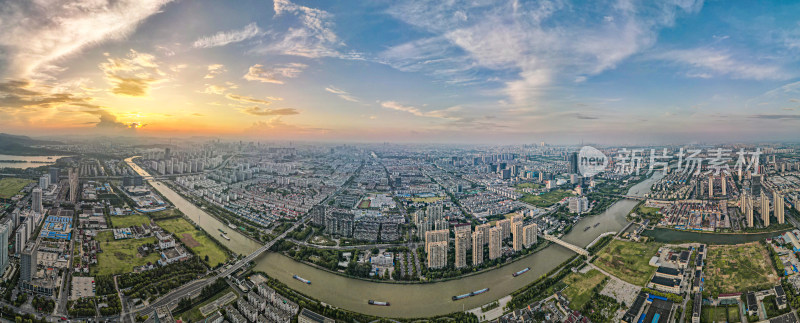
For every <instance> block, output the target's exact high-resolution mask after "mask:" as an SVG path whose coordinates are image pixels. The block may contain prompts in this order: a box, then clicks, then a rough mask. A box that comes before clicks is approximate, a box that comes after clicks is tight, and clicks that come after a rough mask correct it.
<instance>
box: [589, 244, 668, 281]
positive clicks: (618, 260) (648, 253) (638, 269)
mask: <svg viewBox="0 0 800 323" xmlns="http://www.w3.org/2000/svg"><path fill="white" fill-rule="evenodd" d="M660 246H661V244H658V243H636V242H630V241H621V240H612V241H611V242H610V243H609V244H608V246H606V247H605V248H603V249H601V250H600V251H599V252H598V253H597V258H596V259H595V261H594V264H595V265H596V266H597V267H600V268H602V269H603V270H605V271H607V272H608V273H610V274H612V275H614V276H617V277H619V278H620V279H622V280H624V281H626V282H629V283H631V284H634V285H638V286H644V285H645V284H646V283H647V282H648V281H649V280H650V277H651V276H652V275H653V273H655V271H656V267H653V266H650V264H649V262H650V258H651V257H653V256H655V254H656V252H658V248H659V247H660Z"/></svg>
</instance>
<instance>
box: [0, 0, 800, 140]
mask: <svg viewBox="0 0 800 323" xmlns="http://www.w3.org/2000/svg"><path fill="white" fill-rule="evenodd" d="M797 6H798V4H775V3H770V4H742V5H740V6H737V7H730V6H725V4H724V3H720V2H707V3H703V2H693V1H674V2H662V3H659V4H653V5H651V4H641V3H630V2H626V1H617V2H609V3H603V4H594V5H592V6H587V5H585V4H581V3H577V2H573V3H570V2H567V1H553V2H550V1H544V2H538V3H533V2H492V1H488V2H470V3H458V2H453V3H451V4H445V5H441V6H440V5H439V4H429V3H424V2H415V1H411V2H403V3H393V2H383V1H376V2H369V3H358V4H356V3H314V2H309V1H286V0H278V1H274V2H271V1H237V2H235V3H217V2H211V1H192V2H188V1H177V2H172V1H122V2H118V3H114V4H105V3H102V2H98V3H77V4H75V3H61V4H59V5H48V6H45V5H41V4H37V3H24V4H11V3H9V4H5V5H3V10H0V26H2V27H3V29H4V30H8V31H9V32H5V33H3V34H2V35H0V78H2V80H1V81H0V117H1V118H0V128H2V129H3V132H9V133H15V134H26V135H47V136H54V135H60V134H71V135H83V134H86V135H94V134H104V135H125V136H162V137H163V136H170V137H185V136H195V135H198V136H215V137H227V138H257V139H267V140H306V141H396V142H426V141H431V142H456V143H472V142H476V143H487V142H493V141H504V142H508V143H538V142H540V141H546V142H553V143H577V142H580V141H586V142H590V141H591V142H597V143H609V142H619V143H623V144H624V143H643V142H652V143H662V142H681V141H684V142H705V141H717V142H718V141H737V140H738V141H763V140H779V141H785V140H795V135H796V131H795V130H794V129H795V128H796V126H797V125H798V120H800V114H798V113H797V110H798V109H800V105H799V104H798V103H799V102H800V93H799V92H800V82H798V76H800V71H798V60H797V59H796V57H800V56H799V55H797V54H798V51H799V50H800V27H798V21H797V19H796V18H795V17H794V16H795V15H794V14H793V13H795V12H797V9H798V8H797Z"/></svg>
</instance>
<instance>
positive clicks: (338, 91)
mask: <svg viewBox="0 0 800 323" xmlns="http://www.w3.org/2000/svg"><path fill="white" fill-rule="evenodd" d="M325 91H328V92H330V93H333V94H336V95H337V96H338V97H340V98H342V100H346V101H350V102H359V100H358V99H357V98H356V97H354V96H352V95H350V93H347V91H344V90H341V89H337V88H335V87H333V86H329V87H326V88H325Z"/></svg>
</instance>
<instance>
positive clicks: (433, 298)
mask: <svg viewBox="0 0 800 323" xmlns="http://www.w3.org/2000/svg"><path fill="white" fill-rule="evenodd" d="M127 161H130V159H128V160H127ZM131 164H132V165H131ZM129 165H131V167H133V168H134V170H135V171H137V172H138V173H139V174H140V175H143V176H149V174H148V173H147V172H146V171H144V170H142V169H141V168H140V167H138V165H135V164H133V163H132V162H129ZM649 182H651V181H647V180H646V181H644V182H643V183H640V184H637V185H635V186H634V187H632V188H631V189H630V191H629V193H631V194H633V193H636V192H640V191H641V192H646V191H648V189H649V187H650V184H649ZM150 183H151V185H152V186H153V187H154V188H155V189H156V190H157V191H159V193H161V195H162V196H164V197H166V198H167V199H168V200H169V201H170V202H171V203H172V204H173V205H175V206H176V207H177V208H178V209H179V210H181V211H182V212H183V213H184V214H185V215H186V216H187V217H189V218H190V219H192V220H193V221H194V222H195V223H197V224H199V225H200V226H201V227H202V228H203V230H205V231H206V232H216V230H217V229H219V228H223V229H225V228H227V226H226V225H224V224H223V223H222V222H220V221H219V220H218V219H217V218H215V217H213V216H211V215H210V214H208V212H206V211H204V210H202V209H200V208H198V207H197V206H196V205H194V204H192V203H191V202H189V201H187V200H186V199H184V198H183V197H182V196H180V195H179V194H178V193H176V192H174V191H172V189H171V188H169V187H167V186H166V185H164V184H163V183H160V182H158V181H156V180H151V181H150ZM636 203H637V202H636V201H634V200H628V199H622V200H619V201H617V202H616V203H614V204H613V205H612V206H611V207H609V208H608V210H606V212H603V213H602V214H600V215H595V216H588V217H585V218H583V219H581V220H580V221H579V222H578V223H577V224H576V226H578V227H581V226H583V225H588V224H594V223H600V225H598V226H592V228H591V229H589V230H587V231H581V230H573V231H572V232H571V233H569V234H567V235H565V236H564V237H562V240H564V241H566V242H569V243H571V244H575V245H578V246H585V245H587V244H589V243H590V242H591V241H592V240H594V239H595V238H596V237H597V236H598V235H600V234H602V233H604V232H609V231H619V230H620V229H621V228H623V227H625V225H627V223H628V222H627V221H625V215H627V213H628V212H629V211H630V209H631V208H633V207H634V206H635V205H636ZM229 236H230V238H231V240H230V241H220V242H222V243H223V244H225V245H226V246H228V247H229V248H230V249H231V250H234V251H235V252H237V253H241V254H249V253H250V252H252V251H253V250H256V249H258V247H259V244H258V243H256V242H254V241H252V240H250V239H249V238H246V237H245V236H244V235H242V234H241V233H239V232H230V233H229ZM574 256H575V253H573V252H572V251H570V250H569V249H567V248H564V247H561V246H558V245H550V246H547V247H545V248H543V249H542V250H540V251H539V252H536V253H532V254H530V255H529V256H527V257H523V258H521V259H519V260H518V261H515V262H512V263H509V264H506V265H504V266H501V267H498V268H493V269H491V270H486V271H483V272H480V273H475V274H474V275H470V276H468V277H460V278H459V279H453V280H449V281H441V282H432V283H428V284H377V283H375V282H372V281H365V280H359V279H352V278H349V277H345V276H340V275H335V274H332V273H331V272H328V271H325V270H321V269H318V268H315V267H312V266H308V265H306V264H304V263H300V262H297V261H295V260H294V259H291V258H289V257H287V256H284V255H282V254H279V253H273V252H266V253H263V254H262V255H260V256H259V257H258V258H256V259H255V260H254V262H255V264H256V265H255V267H254V268H253V270H255V271H263V272H265V273H267V274H269V275H270V276H271V277H273V278H275V279H276V280H278V281H280V282H281V283H283V284H285V285H286V286H288V287H289V288H291V289H293V290H296V291H298V292H299V293H303V294H305V295H308V296H310V297H313V298H315V299H317V300H319V301H320V302H324V303H326V304H330V305H331V306H334V307H338V308H343V309H347V310H349V311H353V312H358V313H364V314H367V315H373V316H380V317H401V318H416V317H434V316H437V315H443V314H447V313H453V312H458V311H464V310H465V309H471V308H476V307H480V306H483V305H485V304H488V303H490V302H492V301H494V300H498V299H500V298H503V297H506V296H508V295H510V294H512V293H513V292H515V291H517V290H519V289H520V287H521V286H527V285H528V284H530V283H532V282H534V281H536V280H537V279H539V278H540V277H541V276H542V275H544V274H547V273H548V272H550V271H551V270H552V269H553V268H558V267H560V266H561V264H562V263H564V262H565V261H566V260H568V259H569V258H572V257H574ZM526 267H530V270H529V272H528V273H526V274H524V275H520V276H517V277H513V276H512V274H513V273H514V272H517V271H520V270H522V269H524V268H526ZM293 275H298V276H300V277H303V278H305V279H308V280H310V281H312V282H313V284H304V283H302V282H299V281H297V280H295V279H293V278H292V276H293ZM482 288H489V291H487V292H485V293H482V294H480V295H479V296H475V297H469V298H467V299H462V300H459V301H453V300H452V297H453V296H455V295H461V294H465V293H469V292H472V291H476V290H480V289H482ZM370 299H377V300H382V301H387V302H391V304H392V306H372V305H369V304H368V303H367V302H368V300H370Z"/></svg>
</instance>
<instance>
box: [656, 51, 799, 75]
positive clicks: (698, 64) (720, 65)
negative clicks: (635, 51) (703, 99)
mask: <svg viewBox="0 0 800 323" xmlns="http://www.w3.org/2000/svg"><path fill="white" fill-rule="evenodd" d="M652 58H654V59H657V60H664V61H670V62H673V63H676V64H680V65H684V66H686V67H688V71H687V72H686V76H687V77H696V78H711V77H713V76H728V77H730V78H734V79H748V80H759V81H761V80H786V79H789V78H791V77H792V75H790V74H788V73H786V72H785V70H784V69H783V68H782V67H781V66H779V65H770V64H760V63H752V62H747V61H742V60H739V59H736V58H734V57H733V55H731V54H729V53H728V52H726V51H721V50H715V49H711V48H693V49H681V50H671V51H666V52H663V53H660V54H656V55H653V56H652Z"/></svg>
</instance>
